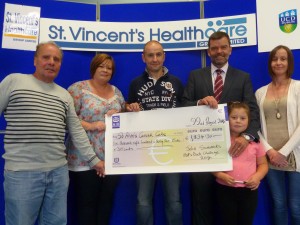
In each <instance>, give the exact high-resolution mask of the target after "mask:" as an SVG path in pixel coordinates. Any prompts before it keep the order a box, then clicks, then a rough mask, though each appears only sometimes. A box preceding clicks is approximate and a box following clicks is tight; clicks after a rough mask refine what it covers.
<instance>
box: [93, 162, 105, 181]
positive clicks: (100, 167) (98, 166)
mask: <svg viewBox="0 0 300 225" xmlns="http://www.w3.org/2000/svg"><path fill="white" fill-rule="evenodd" d="M93 169H95V170H96V171H97V175H99V176H100V177H105V166H104V161H102V160H100V162H98V163H97V164H96V165H95V166H93Z"/></svg>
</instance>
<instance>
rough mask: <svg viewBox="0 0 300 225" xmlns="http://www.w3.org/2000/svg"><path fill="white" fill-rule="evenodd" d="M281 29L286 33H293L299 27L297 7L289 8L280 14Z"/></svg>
mask: <svg viewBox="0 0 300 225" xmlns="http://www.w3.org/2000/svg"><path fill="white" fill-rule="evenodd" d="M278 17H279V18H278V19H279V27H280V30H281V31H282V32H284V33H288V34H289V33H292V32H293V31H294V30H296V28H297V9H291V10H287V11H285V12H281V13H280V14H279V15H278Z"/></svg>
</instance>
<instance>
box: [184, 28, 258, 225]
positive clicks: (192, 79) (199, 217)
mask: <svg viewBox="0 0 300 225" xmlns="http://www.w3.org/2000/svg"><path fill="white" fill-rule="evenodd" d="M231 51H232V48H231V46H230V39H229V36H228V34H227V33H225V32H221V31H217V32H215V33H213V34H212V35H211V36H210V38H209V40H208V50H207V53H208V56H209V57H210V59H211V66H209V67H205V68H202V69H197V70H194V71H192V72H191V73H190V76H189V79H188V83H187V86H186V88H185V91H184V94H183V101H184V105H185V106H196V105H208V106H210V107H212V108H217V106H218V103H227V102H230V101H239V102H245V103H247V104H248V105H249V107H250V111H251V121H250V124H249V127H248V129H247V130H246V132H245V133H243V135H241V136H240V137H239V138H237V139H236V140H235V141H234V142H233V143H232V144H231V147H230V149H229V153H230V154H231V156H233V157H236V156H238V155H239V154H240V153H241V152H242V151H243V150H244V149H245V148H246V147H247V145H248V143H249V142H250V141H258V134H257V131H258V130H259V128H260V123H259V110H258V106H257V103H256V99H255V96H254V93H253V88H252V83H251V80H250V76H249V74H248V73H246V72H244V71H241V70H238V69H235V68H233V67H231V66H229V65H228V59H229V56H230V55H231ZM217 70H221V71H220V72H217ZM217 73H220V74H221V77H222V83H223V88H222V89H223V90H222V93H221V96H220V99H219V101H217V100H216V98H215V96H214V88H215V80H216V77H217ZM190 178H191V189H192V222H193V225H212V224H213V219H214V213H216V212H214V210H213V208H214V203H215V202H214V182H215V181H214V180H215V178H214V177H213V175H212V174H211V173H210V172H202V173H192V174H191V177H190Z"/></svg>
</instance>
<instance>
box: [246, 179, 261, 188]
mask: <svg viewBox="0 0 300 225" xmlns="http://www.w3.org/2000/svg"><path fill="white" fill-rule="evenodd" d="M259 184H260V179H258V178H257V177H256V176H255V175H252V176H251V177H250V178H249V179H248V180H246V187H247V188H250V189H251V190H252V191H253V190H256V189H257V188H258V187H259Z"/></svg>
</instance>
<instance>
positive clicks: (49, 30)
mask: <svg viewBox="0 0 300 225" xmlns="http://www.w3.org/2000/svg"><path fill="white" fill-rule="evenodd" d="M40 23H41V25H40V42H42V41H55V42H56V43H57V44H58V45H59V46H60V47H61V48H62V49H67V50H76V51H110V52H113V51H118V52H121V51H126V52H134V51H142V50H143V47H144V44H145V43H146V42H148V41H150V40H157V41H159V42H160V43H162V44H163V46H164V49H165V50H166V51H183V50H202V49H207V46H208V38H209V36H210V35H211V34H212V33H213V32H215V31H224V32H226V33H228V35H229V37H230V40H231V44H232V46H233V47H241V46H251V45H256V44H257V41H256V17H255V14H245V15H235V16H228V17H218V18H209V19H197V20H183V21H161V22H148V23H144V22H134V23H126V22H96V21H76V20H58V19H50V18H41V20H40Z"/></svg>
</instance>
